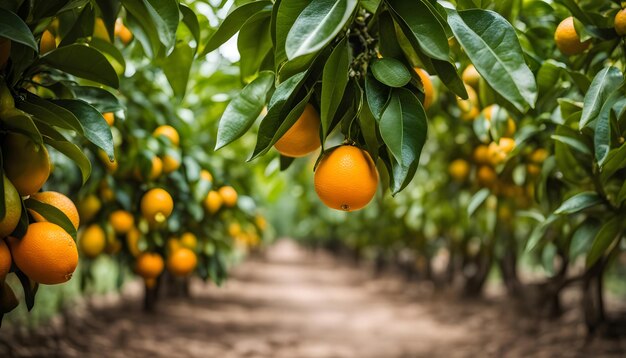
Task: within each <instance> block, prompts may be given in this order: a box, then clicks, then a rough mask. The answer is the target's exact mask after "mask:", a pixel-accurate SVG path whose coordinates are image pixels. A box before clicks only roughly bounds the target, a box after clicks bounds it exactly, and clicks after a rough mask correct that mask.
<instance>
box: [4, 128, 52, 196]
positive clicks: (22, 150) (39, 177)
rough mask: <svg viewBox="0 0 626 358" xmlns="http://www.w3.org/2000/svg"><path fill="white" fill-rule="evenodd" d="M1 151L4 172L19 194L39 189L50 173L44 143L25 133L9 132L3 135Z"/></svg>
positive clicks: (34, 191) (29, 193) (22, 194)
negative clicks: (33, 139) (41, 143)
mask: <svg viewBox="0 0 626 358" xmlns="http://www.w3.org/2000/svg"><path fill="white" fill-rule="evenodd" d="M2 152H3V153H10V155H7V154H5V155H4V158H3V159H4V172H5V174H6V176H7V178H9V180H10V181H11V183H13V186H15V189H17V192H18V193H20V195H21V196H26V195H31V194H34V193H36V192H38V191H39V189H41V187H42V186H43V184H44V183H45V182H46V180H48V176H49V175H50V158H49V157H48V150H47V149H46V147H45V146H44V145H38V144H36V143H35V142H33V141H32V140H31V139H30V138H28V137H27V136H25V135H22V134H18V133H9V134H7V135H6V136H5V137H4V143H2Z"/></svg>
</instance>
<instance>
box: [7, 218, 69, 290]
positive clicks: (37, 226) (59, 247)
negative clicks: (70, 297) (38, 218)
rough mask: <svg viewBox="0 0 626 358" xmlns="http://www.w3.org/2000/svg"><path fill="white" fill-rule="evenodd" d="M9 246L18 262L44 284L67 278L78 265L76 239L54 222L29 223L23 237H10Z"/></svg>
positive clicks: (61, 281)
mask: <svg viewBox="0 0 626 358" xmlns="http://www.w3.org/2000/svg"><path fill="white" fill-rule="evenodd" d="M9 246H10V248H11V253H12V254H13V261H14V262H15V265H16V266H17V267H18V268H19V269H20V270H21V271H22V272H24V273H25V274H26V276H28V277H29V278H30V279H32V280H33V281H35V282H39V283H42V284H45V285H54V284H57V283H63V282H66V281H68V280H69V279H70V278H72V274H73V273H74V270H75V269H76V266H77V265H78V250H77V249H76V243H75V242H74V239H72V237H71V236H70V234H68V233H67V232H65V230H63V229H62V228H61V227H60V226H58V225H56V224H53V223H49V222H39V223H33V224H30V225H29V226H28V229H27V230H26V235H24V237H22V239H21V240H18V239H16V238H9Z"/></svg>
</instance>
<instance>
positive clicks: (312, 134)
mask: <svg viewBox="0 0 626 358" xmlns="http://www.w3.org/2000/svg"><path fill="white" fill-rule="evenodd" d="M320 123H321V122H320V116H319V114H318V113H317V110H316V109H315V107H313V105H312V104H310V103H307V105H306V106H305V107H304V112H302V114H301V115H300V118H298V120H297V121H296V123H294V124H293V126H291V128H289V130H287V132H285V134H283V136H282V137H280V139H279V140H278V141H277V142H276V144H274V147H275V148H276V150H278V152H279V153H280V154H282V155H284V156H286V157H293V158H298V157H304V156H305V155H307V154H309V153H311V152H313V151H314V150H316V149H317V148H319V147H320V146H321V145H322V144H321V142H320V134H319V128H320Z"/></svg>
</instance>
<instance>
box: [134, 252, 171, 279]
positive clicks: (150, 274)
mask: <svg viewBox="0 0 626 358" xmlns="http://www.w3.org/2000/svg"><path fill="white" fill-rule="evenodd" d="M163 267H164V263H163V258H162V257H161V255H159V254H157V253H154V252H144V253H143V254H141V255H139V257H137V262H136V263H135V272H137V274H138V275H139V276H141V277H143V278H144V279H146V280H148V279H156V278H157V277H159V275H160V274H161V272H163Z"/></svg>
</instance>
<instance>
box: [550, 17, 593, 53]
mask: <svg viewBox="0 0 626 358" xmlns="http://www.w3.org/2000/svg"><path fill="white" fill-rule="evenodd" d="M554 41H555V42H556V47H558V49H559V50H560V51H561V52H562V53H563V54H565V55H568V56H573V55H578V54H580V53H582V52H584V51H585V50H586V49H587V48H588V47H589V44H590V43H591V42H590V41H589V40H587V41H585V42H580V36H578V34H577V33H576V28H575V27H574V18H573V17H571V16H570V17H568V18H566V19H565V20H563V21H561V23H560V24H559V26H557V28H556V31H555V32H554Z"/></svg>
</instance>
